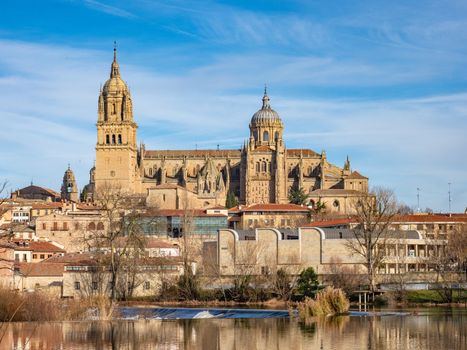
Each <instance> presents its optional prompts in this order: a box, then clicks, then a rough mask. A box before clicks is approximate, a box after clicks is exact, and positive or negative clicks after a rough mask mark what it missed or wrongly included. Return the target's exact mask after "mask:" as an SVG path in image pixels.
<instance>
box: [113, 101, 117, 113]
mask: <svg viewBox="0 0 467 350" xmlns="http://www.w3.org/2000/svg"><path fill="white" fill-rule="evenodd" d="M112 114H117V106H116V105H115V103H113V104H112Z"/></svg>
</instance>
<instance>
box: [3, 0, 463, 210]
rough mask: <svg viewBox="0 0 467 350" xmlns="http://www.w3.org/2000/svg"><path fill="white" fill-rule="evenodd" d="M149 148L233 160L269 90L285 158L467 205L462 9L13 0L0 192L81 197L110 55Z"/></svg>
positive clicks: (6, 12) (434, 4) (305, 0)
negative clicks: (69, 177) (5, 185)
mask: <svg viewBox="0 0 467 350" xmlns="http://www.w3.org/2000/svg"><path fill="white" fill-rule="evenodd" d="M114 40H117V42H118V59H119V62H120V67H121V72H122V75H123V78H124V79H125V80H126V81H127V82H128V84H129V86H130V89H131V92H132V97H133V104H134V114H135V117H136V121H137V122H138V124H139V130H138V138H139V140H140V141H143V142H144V143H145V144H146V148H147V149H184V148H194V147H195V145H197V147H198V148H214V147H216V145H217V144H219V145H220V147H221V148H238V147H239V146H240V145H241V144H242V143H243V141H244V139H245V138H246V137H247V136H248V122H249V119H250V118H251V115H252V114H253V113H254V112H255V111H256V110H257V109H258V108H259V107H260V102H261V96H262V90H263V85H264V83H267V84H268V87H269V88H268V90H269V95H270V98H271V104H272V106H273V108H274V109H276V111H278V113H279V114H280V115H281V117H282V119H283V121H284V123H285V139H286V144H287V147H289V148H295V147H306V148H311V149H313V150H315V151H318V152H320V151H321V150H322V149H326V151H327V155H328V158H329V159H330V161H332V162H333V163H336V164H338V165H342V164H343V163H344V160H345V157H346V156H347V155H349V157H350V160H351V165H352V168H353V169H356V170H359V171H360V172H361V173H363V174H365V175H366V176H368V177H370V184H371V185H373V186H384V187H389V188H392V189H394V190H395V191H396V194H397V195H398V198H399V199H400V200H401V201H403V202H405V203H407V204H408V205H410V206H414V207H415V206H416V204H417V203H416V194H417V190H416V189H417V187H418V188H421V191H420V205H421V207H422V208H425V207H430V208H433V209H434V210H436V211H443V212H446V211H447V210H448V193H447V192H448V183H449V182H451V183H452V185H451V190H452V208H453V210H456V211H461V210H464V208H465V207H466V206H467V162H466V158H467V156H466V155H467V135H466V132H467V45H466V44H465V43H466V42H467V2H466V1H462V0H446V1H431V0H425V1H423V2H420V1H410V0H404V1H377V0H376V1H358V0H357V1H356V0H353V1H324V0H323V1H311V0H302V1H202V0H198V1H170V0H169V1H149V0H146V1H144V0H134V1H121V0H116V1H96V0H87V1H78V0H76V1H73V0H68V1H67V0H61V1H60V0H57V1H32V0H31V1H19V0H18V1H6V2H4V3H2V11H1V12H0V122H1V124H0V125H1V126H0V140H2V141H3V142H2V146H1V147H0V179H7V180H8V181H9V188H10V189H15V188H20V187H23V186H25V185H28V184H29V183H30V181H31V179H33V181H34V183H35V184H37V185H42V186H47V187H51V188H54V189H59V187H60V183H61V178H62V176H63V173H64V171H65V170H66V167H67V164H68V163H70V164H71V167H72V169H73V170H74V171H75V174H76V176H77V179H78V185H79V187H80V188H82V187H83V185H84V184H85V183H86V182H87V181H88V170H89V168H90V167H91V166H92V163H93V159H94V145H95V139H96V136H95V125H94V124H95V121H96V117H97V97H98V91H99V86H100V84H102V83H104V82H105V80H106V79H107V77H108V74H109V69H110V63H111V59H112V48H113V41H114Z"/></svg>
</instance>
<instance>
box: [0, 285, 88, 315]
mask: <svg viewBox="0 0 467 350" xmlns="http://www.w3.org/2000/svg"><path fill="white" fill-rule="evenodd" d="M88 309H89V303H88V302H83V301H82V300H73V299H68V300H65V299H60V298H58V297H56V296H53V295H50V294H48V293H46V292H42V291H35V292H32V293H25V292H19V291H15V290H9V289H6V288H0V322H20V321H59V320H60V321H61V320H76V319H81V318H83V317H84V316H85V315H86V312H87V310H88Z"/></svg>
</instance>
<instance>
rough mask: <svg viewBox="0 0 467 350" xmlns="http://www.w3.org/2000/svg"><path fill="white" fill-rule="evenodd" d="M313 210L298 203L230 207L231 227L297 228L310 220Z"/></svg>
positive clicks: (244, 228) (242, 228)
mask: <svg viewBox="0 0 467 350" xmlns="http://www.w3.org/2000/svg"><path fill="white" fill-rule="evenodd" d="M311 214H312V210H311V209H310V208H308V207H306V206H303V205H296V204H252V205H239V206H237V207H235V208H231V209H229V227H230V228H233V229H240V230H247V229H254V228H260V227H276V228H292V227H294V228H296V227H300V226H303V225H305V224H307V223H308V222H310V217H311Z"/></svg>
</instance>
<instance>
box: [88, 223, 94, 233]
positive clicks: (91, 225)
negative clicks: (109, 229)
mask: <svg viewBox="0 0 467 350" xmlns="http://www.w3.org/2000/svg"><path fill="white" fill-rule="evenodd" d="M95 229H96V224H95V223H93V222H90V223H89V225H88V230H90V231H91V230H95Z"/></svg>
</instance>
